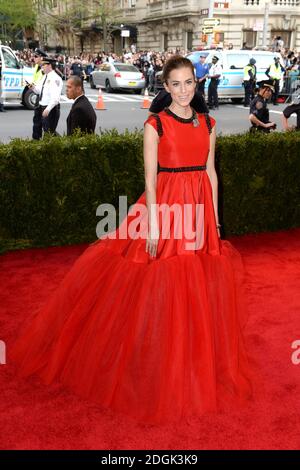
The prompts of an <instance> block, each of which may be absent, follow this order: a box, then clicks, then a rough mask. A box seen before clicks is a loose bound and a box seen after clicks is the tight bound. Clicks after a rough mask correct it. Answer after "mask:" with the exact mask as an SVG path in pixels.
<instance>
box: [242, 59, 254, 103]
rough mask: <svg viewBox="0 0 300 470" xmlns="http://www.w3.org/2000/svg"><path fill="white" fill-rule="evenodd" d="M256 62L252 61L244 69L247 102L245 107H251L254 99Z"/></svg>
mask: <svg viewBox="0 0 300 470" xmlns="http://www.w3.org/2000/svg"><path fill="white" fill-rule="evenodd" d="M255 64H256V60H255V59H253V58H252V59H250V60H249V64H247V65H246V67H244V82H243V83H244V88H245V101H244V106H249V104H250V100H253V98H254V89H255V83H256V65H255Z"/></svg>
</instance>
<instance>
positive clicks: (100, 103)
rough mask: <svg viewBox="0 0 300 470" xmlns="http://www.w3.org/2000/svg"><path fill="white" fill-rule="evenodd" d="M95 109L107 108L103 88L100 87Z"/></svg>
mask: <svg viewBox="0 0 300 470" xmlns="http://www.w3.org/2000/svg"><path fill="white" fill-rule="evenodd" d="M95 109H98V110H105V109H106V107H105V106H104V101H103V96H102V91H101V88H99V94H98V101H97V103H96V108H95Z"/></svg>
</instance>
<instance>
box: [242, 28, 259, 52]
mask: <svg viewBox="0 0 300 470" xmlns="http://www.w3.org/2000/svg"><path fill="white" fill-rule="evenodd" d="M256 38H257V31H253V29H244V31H243V44H245V46H246V47H249V48H250V49H252V47H255V46H256Z"/></svg>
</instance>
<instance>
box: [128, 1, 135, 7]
mask: <svg viewBox="0 0 300 470" xmlns="http://www.w3.org/2000/svg"><path fill="white" fill-rule="evenodd" d="M135 1H136V0H129V8H135Z"/></svg>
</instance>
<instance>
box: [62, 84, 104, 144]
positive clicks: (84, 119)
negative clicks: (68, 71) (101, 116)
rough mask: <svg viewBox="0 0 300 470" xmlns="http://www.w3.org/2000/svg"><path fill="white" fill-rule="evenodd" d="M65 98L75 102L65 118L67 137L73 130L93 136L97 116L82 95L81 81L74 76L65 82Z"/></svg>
mask: <svg viewBox="0 0 300 470" xmlns="http://www.w3.org/2000/svg"><path fill="white" fill-rule="evenodd" d="M67 97H68V98H69V99H71V100H75V101H74V103H73V106H72V108H71V111H70V114H69V116H68V118H67V135H71V134H72V133H73V132H74V131H75V129H80V130H81V132H86V133H89V134H93V133H94V132H95V127H96V121H97V116H96V113H95V111H94V108H93V107H92V105H91V103H90V102H89V100H88V99H87V97H86V96H85V95H84V89H83V84H82V80H81V78H80V77H78V76H76V75H74V76H72V77H70V78H69V80H68V81H67Z"/></svg>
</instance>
